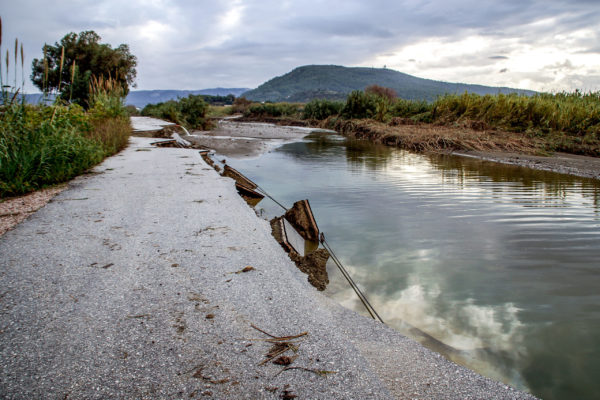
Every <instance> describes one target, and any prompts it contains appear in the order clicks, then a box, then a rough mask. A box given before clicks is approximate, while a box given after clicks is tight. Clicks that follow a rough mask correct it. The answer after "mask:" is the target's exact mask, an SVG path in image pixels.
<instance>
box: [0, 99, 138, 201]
mask: <svg viewBox="0 0 600 400" xmlns="http://www.w3.org/2000/svg"><path fill="white" fill-rule="evenodd" d="M104 100H108V99H106V98H104ZM113 100H114V99H113ZM113 100H110V101H109V102H108V103H101V102H96V101H94V102H93V106H92V107H91V108H90V110H89V111H87V112H86V111H84V110H83V109H82V108H81V107H80V106H78V105H76V104H71V105H60V104H56V105H53V106H42V105H40V106H29V105H25V104H23V103H21V104H18V103H17V104H15V103H13V104H7V103H4V104H3V105H1V106H0V198H1V197H9V196H16V195H20V194H25V193H27V192H30V191H33V190H36V189H39V188H42V187H45V186H49V185H53V184H57V183H61V182H64V181H66V180H69V179H71V178H73V177H75V176H77V175H79V174H81V173H82V172H84V171H85V170H87V169H89V168H90V167H92V166H94V165H96V164H97V163H99V162H100V161H102V160H103V159H104V157H107V156H109V155H112V154H114V153H116V152H118V151H119V150H121V149H123V148H124V147H125V146H126V145H127V141H128V138H129V134H130V132H131V127H130V125H129V119H128V117H127V114H126V112H125V109H124V107H122V102H120V103H119V101H113ZM119 104H121V106H120V108H119ZM119 110H120V111H119Z"/></svg>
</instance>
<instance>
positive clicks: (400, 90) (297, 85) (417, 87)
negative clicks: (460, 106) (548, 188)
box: [243, 65, 534, 102]
mask: <svg viewBox="0 0 600 400" xmlns="http://www.w3.org/2000/svg"><path fill="white" fill-rule="evenodd" d="M369 85H380V86H384V87H389V88H392V89H394V90H395V91H396V93H397V95H398V97H400V98H404V99H410V100H430V101H431V100H435V98H436V97H437V96H438V95H442V94H446V93H463V92H465V91H468V92H470V93H477V94H488V93H491V94H496V93H514V92H516V93H521V94H528V95H531V94H533V93H534V92H533V91H529V90H519V89H511V88H506V87H490V86H481V85H469V84H464V83H449V82H441V81H434V80H430V79H423V78H417V77H416V76H412V75H408V74H404V73H402V72H398V71H394V70H392V69H386V68H349V67H342V66H337V65H306V66H303V67H298V68H296V69H294V70H293V71H291V72H289V73H287V74H285V75H282V76H278V77H276V78H273V79H271V80H269V81H267V82H265V83H263V84H262V85H260V86H259V87H258V88H256V89H253V90H250V91H247V92H246V93H244V94H243V96H244V97H246V98H248V99H250V100H256V101H273V102H277V101H287V102H307V101H310V100H312V99H315V98H320V99H332V100H342V99H345V98H346V96H347V95H348V93H350V92H352V91H353V90H364V89H365V88H366V87H367V86H369Z"/></svg>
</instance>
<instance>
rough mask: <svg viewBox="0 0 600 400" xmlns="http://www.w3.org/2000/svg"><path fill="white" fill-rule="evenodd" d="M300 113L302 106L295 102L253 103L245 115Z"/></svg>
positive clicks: (287, 114) (295, 114) (260, 115)
mask: <svg viewBox="0 0 600 400" xmlns="http://www.w3.org/2000/svg"><path fill="white" fill-rule="evenodd" d="M299 115H300V106H299V105H298V104H293V103H264V104H252V105H251V106H250V107H248V109H247V110H246V112H245V113H244V116H245V117H275V118H277V117H296V116H299Z"/></svg>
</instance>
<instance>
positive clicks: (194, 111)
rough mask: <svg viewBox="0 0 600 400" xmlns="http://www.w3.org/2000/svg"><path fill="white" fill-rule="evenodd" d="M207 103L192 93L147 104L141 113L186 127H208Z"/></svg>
mask: <svg viewBox="0 0 600 400" xmlns="http://www.w3.org/2000/svg"><path fill="white" fill-rule="evenodd" d="M207 112H208V104H207V103H206V102H205V101H204V99H203V98H202V96H195V95H193V94H191V95H189V96H188V97H186V98H182V99H179V100H178V101H175V100H169V101H167V102H165V103H157V104H148V105H146V107H144V109H143V110H142V112H141V114H142V115H144V116H148V117H155V118H160V119H165V120H167V121H171V122H174V123H176V124H179V125H183V126H185V127H186V128H188V129H202V130H204V129H208V128H209V127H210V123H209V122H208V121H207V119H206V113H207Z"/></svg>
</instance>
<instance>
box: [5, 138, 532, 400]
mask: <svg viewBox="0 0 600 400" xmlns="http://www.w3.org/2000/svg"><path fill="white" fill-rule="evenodd" d="M150 141H152V139H145V138H132V144H131V145H130V146H129V147H128V148H127V149H126V150H124V151H123V152H121V153H120V154H118V155H116V156H113V157H111V158H109V159H107V160H105V162H103V163H102V164H101V165H99V166H98V167H96V168H95V169H94V170H93V172H92V173H89V174H87V175H84V176H81V177H79V178H77V179H75V180H74V181H72V182H71V183H70V185H69V188H68V189H67V190H65V191H63V192H62V193H61V194H60V195H58V196H57V197H55V198H54V199H53V201H52V202H51V203H49V204H48V205H47V206H46V207H44V208H42V209H41V210H39V211H38V212H37V213H35V214H34V215H33V216H31V217H30V218H29V219H28V220H26V221H25V222H23V223H22V224H20V225H19V226H18V227H17V228H15V229H14V230H12V231H9V232H7V233H6V234H5V235H4V236H2V237H0V398H10V399H35V398H38V399H42V398H43V399H88V398H90V399H95V398H97V399H100V398H103V399H106V398H144V399H150V398H169V399H174V398H181V399H184V398H185V399H189V398H210V397H212V398H218V399H238V398H250V399H257V398H272V399H277V398H293V397H292V396H294V395H295V396H298V398H300V399H307V398H310V399H370V398H373V399H383V398H456V399H468V398H473V399H475V398H477V399H484V398H485V399H492V398H528V395H526V394H523V393H520V392H518V391H515V390H513V389H511V388H508V387H506V386H505V385H502V384H500V383H496V382H493V381H491V380H489V379H486V378H483V377H481V376H479V375H477V374H475V373H474V372H471V371H469V370H467V369H465V368H462V367H459V366H457V365H455V364H453V363H450V362H448V361H446V360H445V359H444V358H443V357H441V356H440V355H438V354H436V353H433V352H431V351H429V350H426V349H425V348H423V347H422V346H420V345H419V344H417V343H416V342H414V341H412V340H409V339H407V338H405V337H403V336H402V335H400V334H398V333H397V332H395V331H393V330H391V329H389V328H387V327H385V326H383V325H382V324H379V323H377V322H375V321H373V320H370V319H367V318H365V317H362V316H360V315H357V314H355V313H353V312H351V311H348V310H345V309H343V308H342V307H340V306H339V305H337V304H335V303H334V302H333V301H331V300H330V299H328V298H326V297H324V296H323V295H321V294H320V293H318V292H317V291H316V290H315V289H314V288H313V287H312V286H311V285H309V284H308V282H307V279H306V275H304V274H303V273H301V272H300V271H299V270H297V268H296V267H295V266H294V264H293V263H292V262H291V261H290V260H289V259H288V258H287V255H286V254H285V253H284V251H283V250H282V249H281V248H280V247H279V246H278V244H277V243H276V242H275V240H274V239H272V237H271V235H270V227H269V225H268V223H267V222H266V221H263V220H261V219H260V218H258V217H257V216H256V215H255V213H254V211H253V210H252V209H251V208H249V207H248V206H247V205H246V204H245V202H244V201H243V200H242V199H241V198H240V197H239V196H238V195H237V193H236V192H235V189H234V185H233V181H232V180H230V179H228V178H222V177H220V176H218V175H217V173H216V172H215V171H214V170H212V169H211V168H209V167H208V166H207V165H206V164H205V163H204V162H203V161H202V159H201V158H200V155H199V153H198V152H197V151H195V150H186V149H169V148H162V149H159V148H152V147H151V146H149V142H150ZM248 266H251V267H252V268H247V269H249V271H248V272H240V271H242V270H243V269H244V268H245V267H248ZM236 272H239V273H236ZM252 325H255V326H256V327H258V328H260V329H262V330H264V331H265V332H268V333H270V334H271V335H274V336H289V335H298V334H301V333H304V332H307V334H306V335H304V336H301V337H300V338H298V339H293V340H288V342H293V343H292V346H291V347H293V349H289V350H288V351H287V352H286V353H284V355H286V356H289V357H290V358H291V359H292V360H291V361H292V363H291V364H290V365H289V367H293V368H288V369H284V368H285V366H283V365H276V364H273V363H272V362H267V363H264V364H262V365H261V362H262V361H263V360H265V357H266V354H267V353H268V352H269V350H271V347H272V346H273V343H269V342H266V341H264V339H267V338H269V337H268V336H267V335H266V334H264V333H261V332H259V331H258V330H256V329H255V328H253V327H252ZM254 339H261V340H254ZM293 350H295V352H294V351H293ZM294 357H296V358H294ZM282 361H283V362H286V361H290V360H289V359H288V360H286V359H283V360H282ZM286 396H287V397H286Z"/></svg>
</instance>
